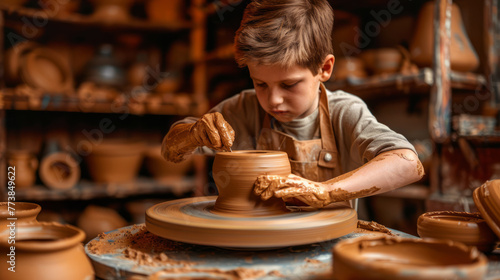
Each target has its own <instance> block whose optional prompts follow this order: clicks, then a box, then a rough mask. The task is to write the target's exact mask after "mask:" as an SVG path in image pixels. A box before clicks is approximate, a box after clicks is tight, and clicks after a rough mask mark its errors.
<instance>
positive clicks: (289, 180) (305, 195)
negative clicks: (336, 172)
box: [254, 174, 346, 208]
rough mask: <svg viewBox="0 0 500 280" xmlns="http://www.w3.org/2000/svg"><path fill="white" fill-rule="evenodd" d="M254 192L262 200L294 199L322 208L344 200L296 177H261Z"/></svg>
mask: <svg viewBox="0 0 500 280" xmlns="http://www.w3.org/2000/svg"><path fill="white" fill-rule="evenodd" d="M254 192H255V194H256V195H259V196H260V197H261V199H262V200H267V199H269V198H271V197H273V196H274V197H279V198H282V199H283V200H287V199H291V198H295V199H298V200H300V201H302V202H304V203H306V204H307V205H310V206H312V207H316V208H322V207H325V206H326V205H328V204H330V203H332V202H336V201H342V200H346V199H345V198H343V197H342V198H341V197H339V196H336V195H335V192H331V191H329V190H327V188H326V186H325V185H323V184H322V183H318V182H313V181H310V180H307V179H304V178H302V177H299V176H296V175H293V174H291V175H288V176H279V175H262V176H259V177H258V178H257V180H256V181H255V184H254Z"/></svg>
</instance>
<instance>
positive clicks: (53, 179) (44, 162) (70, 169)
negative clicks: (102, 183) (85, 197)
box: [38, 151, 80, 190]
mask: <svg viewBox="0 0 500 280" xmlns="http://www.w3.org/2000/svg"><path fill="white" fill-rule="evenodd" d="M38 173H39V174H40V180H41V181H42V182H43V184H44V185H45V186H46V187H48V188H50V189H63V190H65V189H70V188H72V187H74V186H75V185H76V183H78V181H79V180H80V164H79V163H78V162H77V161H76V159H75V158H74V157H73V156H72V155H71V154H70V153H68V152H64V151H59V152H54V153H51V154H48V155H46V156H44V157H43V158H42V159H41V162H40V169H39V171H38Z"/></svg>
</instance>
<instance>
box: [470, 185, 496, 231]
mask: <svg viewBox="0 0 500 280" xmlns="http://www.w3.org/2000/svg"><path fill="white" fill-rule="evenodd" d="M472 198H473V199H474V204H475V205H476V207H477V209H478V210H479V212H481V216H482V217H483V219H484V220H485V221H486V223H487V224H488V226H490V228H491V230H493V232H494V233H495V234H496V235H497V236H498V238H500V179H498V180H491V181H486V182H485V183H484V184H483V185H481V186H480V187H478V188H476V189H475V190H474V192H473V193H472Z"/></svg>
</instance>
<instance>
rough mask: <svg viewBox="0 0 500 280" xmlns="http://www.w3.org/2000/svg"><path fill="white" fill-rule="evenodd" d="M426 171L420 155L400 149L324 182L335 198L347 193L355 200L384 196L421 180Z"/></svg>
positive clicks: (381, 155)
mask: <svg viewBox="0 0 500 280" xmlns="http://www.w3.org/2000/svg"><path fill="white" fill-rule="evenodd" d="M423 176H424V169H423V167H422V164H421V163H420V160H419V159H418V156H417V155H416V154H415V153H414V152H413V151H411V150H408V149H399V150H393V151H388V152H384V153H382V154H380V155H378V156H377V157H375V158H374V159H372V160H371V161H369V162H368V163H366V164H364V165H363V166H361V167H360V168H358V169H356V170H353V171H351V172H348V173H345V174H343V175H341V176H338V177H336V178H334V179H331V180H328V181H326V182H323V185H324V187H325V188H326V189H327V190H328V191H329V192H330V196H332V199H334V198H335V196H337V195H338V196H342V197H343V196H345V195H346V192H347V193H351V194H352V195H353V196H355V197H363V196H368V195H374V194H380V193H384V192H388V191H391V190H394V189H397V188H399V187H402V186H406V185H408V184H411V183H413V182H416V181H418V180H420V179H421V178H422V177H423Z"/></svg>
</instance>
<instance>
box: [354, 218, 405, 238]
mask: <svg viewBox="0 0 500 280" xmlns="http://www.w3.org/2000/svg"><path fill="white" fill-rule="evenodd" d="M358 229H362V230H367V231H372V232H381V233H385V234H387V235H390V236H396V235H395V234H394V233H392V232H391V231H390V230H389V229H388V228H386V227H385V226H384V225H381V224H379V223H377V222H374V221H371V222H367V221H362V220H358Z"/></svg>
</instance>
